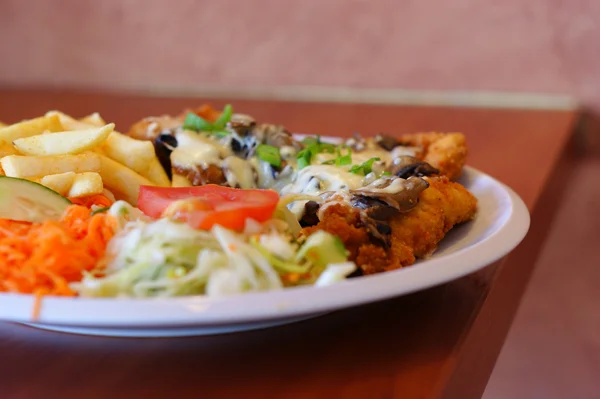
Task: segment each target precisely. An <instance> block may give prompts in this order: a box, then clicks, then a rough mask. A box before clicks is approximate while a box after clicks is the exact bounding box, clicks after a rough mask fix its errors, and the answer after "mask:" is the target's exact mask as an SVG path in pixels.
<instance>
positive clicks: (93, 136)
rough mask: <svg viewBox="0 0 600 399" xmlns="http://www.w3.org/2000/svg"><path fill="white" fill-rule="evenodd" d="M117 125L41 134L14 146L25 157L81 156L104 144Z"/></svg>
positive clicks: (16, 141)
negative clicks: (80, 154) (82, 153)
mask: <svg viewBox="0 0 600 399" xmlns="http://www.w3.org/2000/svg"><path fill="white" fill-rule="evenodd" d="M114 127H115V125H114V123H110V124H108V125H106V126H103V127H100V128H93V129H85V130H72V131H67V132H60V133H53V134H40V135H37V136H31V137H27V138H22V139H18V140H15V141H14V146H15V147H16V148H17V150H19V152H21V153H22V154H25V155H67V154H79V153H81V152H84V151H88V150H91V149H93V148H94V147H96V146H98V145H100V144H101V143H103V142H104V141H105V140H106V139H107V138H108V136H109V134H111V132H112V131H113V129H114Z"/></svg>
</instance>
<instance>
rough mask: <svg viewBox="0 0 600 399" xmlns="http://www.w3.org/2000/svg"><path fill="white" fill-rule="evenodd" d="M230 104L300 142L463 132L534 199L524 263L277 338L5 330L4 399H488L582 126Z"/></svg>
mask: <svg viewBox="0 0 600 399" xmlns="http://www.w3.org/2000/svg"><path fill="white" fill-rule="evenodd" d="M205 101H210V99H198V98H179V99H177V98H150V97H136V96H131V95H116V94H105V93H77V92H59V91H35V90H0V120H2V121H4V122H14V121H17V120H20V119H23V118H27V117H33V116H36V115H39V114H42V113H44V112H46V111H48V110H50V109H60V110H62V111H64V112H67V113H69V114H73V115H74V116H83V115H84V114H88V113H91V112H94V111H98V112H100V113H101V114H102V116H103V117H104V118H105V119H106V120H107V121H114V122H115V123H116V124H117V129H118V130H121V131H125V130H127V128H128V127H129V125H130V124H131V123H133V122H135V121H136V120H137V119H139V118H141V117H143V116H147V115H157V114H162V113H178V112H179V111H181V109H183V108H185V107H188V106H195V105H197V104H200V103H203V102H205ZM212 102H213V103H214V104H215V105H216V106H222V105H223V104H224V101H222V100H221V101H216V100H215V101H212ZM231 102H232V103H233V104H234V107H235V109H236V110H238V111H239V112H244V113H248V114H251V115H253V116H255V117H256V118H257V119H259V120H264V121H271V122H275V123H281V124H284V125H286V126H287V127H288V128H289V129H290V130H292V131H297V132H311V133H320V134H324V135H340V136H348V135H350V134H352V133H353V132H355V131H357V132H360V133H362V134H364V135H371V134H375V133H378V132H387V133H391V134H400V133H405V132H414V131H429V130H437V131H462V132H464V133H465V134H466V135H467V138H468V141H469V146H470V156H469V162H468V163H469V164H470V165H472V166H475V167H477V168H480V169H481V170H483V171H485V172H487V173H489V174H491V175H493V176H495V177H497V178H499V179H500V180H501V181H503V182H505V183H506V184H508V185H509V186H511V187H512V188H514V189H515V190H516V191H517V192H518V193H519V194H520V195H521V197H522V198H523V199H524V201H525V202H526V204H527V206H528V207H529V209H530V211H531V212H532V228H531V232H530V234H529V235H528V236H527V238H526V239H525V240H524V242H523V243H522V244H521V245H520V246H519V247H518V248H517V249H516V250H515V251H513V253H511V254H510V255H508V256H507V257H505V258H504V259H503V260H501V261H500V262H497V263H496V264H494V265H491V266H490V267H488V268H486V269H484V270H482V271H481V272H478V273H475V274H473V275H470V276H468V277H465V278H462V279H459V280H456V281H454V282H451V283H448V284H445V285H442V286H438V287H435V288H432V289H429V290H426V291H422V292H418V293H415V294H412V295H408V296H404V297H400V298H395V299H391V300H387V301H383V302H378V303H373V304H369V305H365V306H360V307H356V308H352V309H347V310H343V311H338V312H335V313H332V314H329V315H325V316H322V317H319V318H316V319H312V320H307V321H303V322H298V323H294V324H290V325H286V326H281V327H276V328H270V329H265V330H259V331H252V332H245V333H238V334H228V335H218V336H208V337H195V338H177V339H125V338H101V337H88V336H77V335H68V334H61V333H53V332H45V331H39V330H36V329H33V328H29V327H25V326H21V325H15V324H10V323H0V398H10V399H13V398H19V399H21V398H47V397H48V398H50V397H52V398H53V397H61V398H107V397H115V398H120V397H128V398H133V397H136V398H137V397H146V398H161V397H169V398H188V397H189V398H200V397H202V398H229V397H233V398H334V397H335V398H338V397H339V398H430V397H447V398H475V397H479V396H480V395H481V393H482V392H483V389H484V388H485V384H486V382H487V379H488V377H489V375H490V373H491V371H492V368H493V365H494V362H495V360H496V357H497V355H498V353H499V351H500V349H501V346H502V343H503V341H504V339H505V337H506V333H507V331H508V329H509V327H510V324H511V321H512V318H513V316H514V313H515V311H516V309H517V306H518V303H519V300H520V298H521V296H522V293H523V290H524V288H525V286H526V283H527V281H528V278H529V275H530V273H531V271H532V270H533V268H534V266H535V261H536V259H537V255H538V253H539V250H540V248H541V247H542V245H543V243H544V240H545V232H546V231H547V230H548V227H549V226H550V223H552V217H553V214H554V211H555V210H556V207H557V204H558V203H560V200H561V193H562V192H564V191H565V190H567V189H568V173H569V171H570V165H571V164H570V162H569V160H570V159H571V158H570V157H571V154H572V153H571V151H570V148H571V146H570V145H569V143H570V140H571V138H572V133H573V131H574V126H575V123H576V122H577V120H578V116H579V113H578V112H577V111H541V110H539V111H532V110H517V109H515V110H507V109H503V110H493V109H468V108H437V107H406V106H403V107H400V106H380V105H360V104H323V103H321V104H320V103H308V102H303V103H295V102H275V101H249V100H244V101H235V99H232V100H231ZM565 176H566V177H565Z"/></svg>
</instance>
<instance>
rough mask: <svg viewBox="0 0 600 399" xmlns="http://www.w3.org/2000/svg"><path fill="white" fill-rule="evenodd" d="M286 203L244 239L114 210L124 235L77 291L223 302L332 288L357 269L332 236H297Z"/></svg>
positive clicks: (125, 208)
mask: <svg viewBox="0 0 600 399" xmlns="http://www.w3.org/2000/svg"><path fill="white" fill-rule="evenodd" d="M285 205H286V204H285V203H284V202H282V204H281V206H279V207H278V209H277V211H276V212H275V215H274V217H275V218H274V219H272V220H270V221H269V222H266V223H263V224H259V223H257V222H255V221H253V220H247V222H246V229H245V231H244V232H242V233H238V232H234V231H231V230H228V229H225V228H223V227H221V226H219V225H215V226H214V227H213V228H212V229H211V230H210V231H203V230H196V229H194V228H192V227H190V226H188V225H187V224H185V223H181V222H177V221H173V220H170V219H168V218H162V219H158V220H152V219H149V218H147V217H146V216H144V215H143V214H142V213H141V212H140V211H139V210H138V209H137V208H134V207H132V206H131V205H129V204H128V203H126V202H123V201H117V202H115V203H114V204H113V205H112V206H111V207H110V208H109V209H108V210H107V212H109V213H110V214H112V215H113V216H115V217H116V218H117V220H118V225H119V228H120V231H119V232H118V233H117V235H116V236H115V237H114V238H113V239H112V240H111V241H110V242H109V244H108V247H107V250H106V255H105V257H104V259H103V260H102V261H101V263H100V264H99V267H98V269H97V270H96V271H92V272H89V273H86V274H85V275H84V278H83V279H82V281H81V282H78V283H73V284H72V287H73V288H74V289H75V290H77V291H78V293H79V294H80V295H81V296H83V297H120V296H124V297H141V298H146V297H171V296H181V295H208V296H223V295H232V294H239V293H244V292H253V291H265V290H279V289H282V288H284V287H287V286H297V285H307V284H314V285H316V286H326V285H329V284H333V283H336V282H338V281H341V280H343V279H345V278H346V277H347V276H348V275H350V274H351V273H353V272H354V271H355V270H356V265H355V264H354V263H353V262H349V261H348V257H347V256H348V254H347V251H346V250H345V248H344V246H343V244H342V243H341V241H340V240H339V239H338V238H337V237H335V236H333V235H331V234H329V233H327V232H324V231H319V232H317V233H315V234H313V235H311V236H309V237H308V238H307V239H298V238H296V232H297V231H298V230H299V225H294V223H293V222H292V223H290V221H291V220H293V221H295V222H296V224H297V221H296V219H295V218H294V217H293V216H292V217H290V215H289V213H290V212H289V211H288V210H287V208H286V206H285Z"/></svg>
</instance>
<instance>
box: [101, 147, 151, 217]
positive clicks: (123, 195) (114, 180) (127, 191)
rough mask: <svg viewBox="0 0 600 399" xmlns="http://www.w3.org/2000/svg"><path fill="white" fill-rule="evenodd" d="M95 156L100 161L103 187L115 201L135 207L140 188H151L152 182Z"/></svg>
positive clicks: (126, 168)
mask: <svg viewBox="0 0 600 399" xmlns="http://www.w3.org/2000/svg"><path fill="white" fill-rule="evenodd" d="M97 156H98V157H99V158H100V159H101V163H102V167H101V169H100V176H102V180H103V181H104V184H105V186H106V187H107V188H108V189H109V190H110V191H111V192H112V193H113V194H114V195H115V197H116V198H117V199H122V200H125V201H127V202H129V203H130V204H132V205H134V206H135V205H137V197H138V193H139V191H140V186H141V185H147V186H152V185H153V184H152V182H151V181H150V180H148V179H146V178H145V177H143V176H140V175H139V174H137V173H136V172H134V171H133V170H131V169H129V168H128V167H126V166H124V165H122V164H120V163H119V162H117V161H114V160H112V159H110V158H109V157H107V156H104V155H97Z"/></svg>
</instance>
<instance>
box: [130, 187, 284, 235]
mask: <svg viewBox="0 0 600 399" xmlns="http://www.w3.org/2000/svg"><path fill="white" fill-rule="evenodd" d="M182 200H190V201H182ZM176 201H177V202H178V203H177V204H174V203H175V202H176ZM278 201H279V194H277V192H275V191H273V190H242V189H238V188H229V187H222V186H217V185H215V184H208V185H206V186H197V187H153V186H141V187H140V193H139V195H138V207H139V208H140V210H141V211H142V212H144V214H146V215H148V216H150V217H154V218H159V217H161V216H162V215H163V212H165V210H167V208H169V211H170V210H172V208H173V205H174V206H175V207H176V208H177V209H176V210H174V211H173V216H174V217H175V218H176V219H178V220H181V221H185V222H187V223H188V224H189V225H190V226H192V227H194V228H197V229H204V230H207V229H210V228H211V227H212V226H214V225H215V224H219V225H221V226H223V227H226V228H229V229H233V230H242V229H243V228H244V226H245V224H246V219H254V220H256V221H257V222H266V221H267V220H269V219H271V217H272V216H273V212H274V211H275V207H276V206H277V202H278ZM180 204H181V206H179V205H180Z"/></svg>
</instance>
